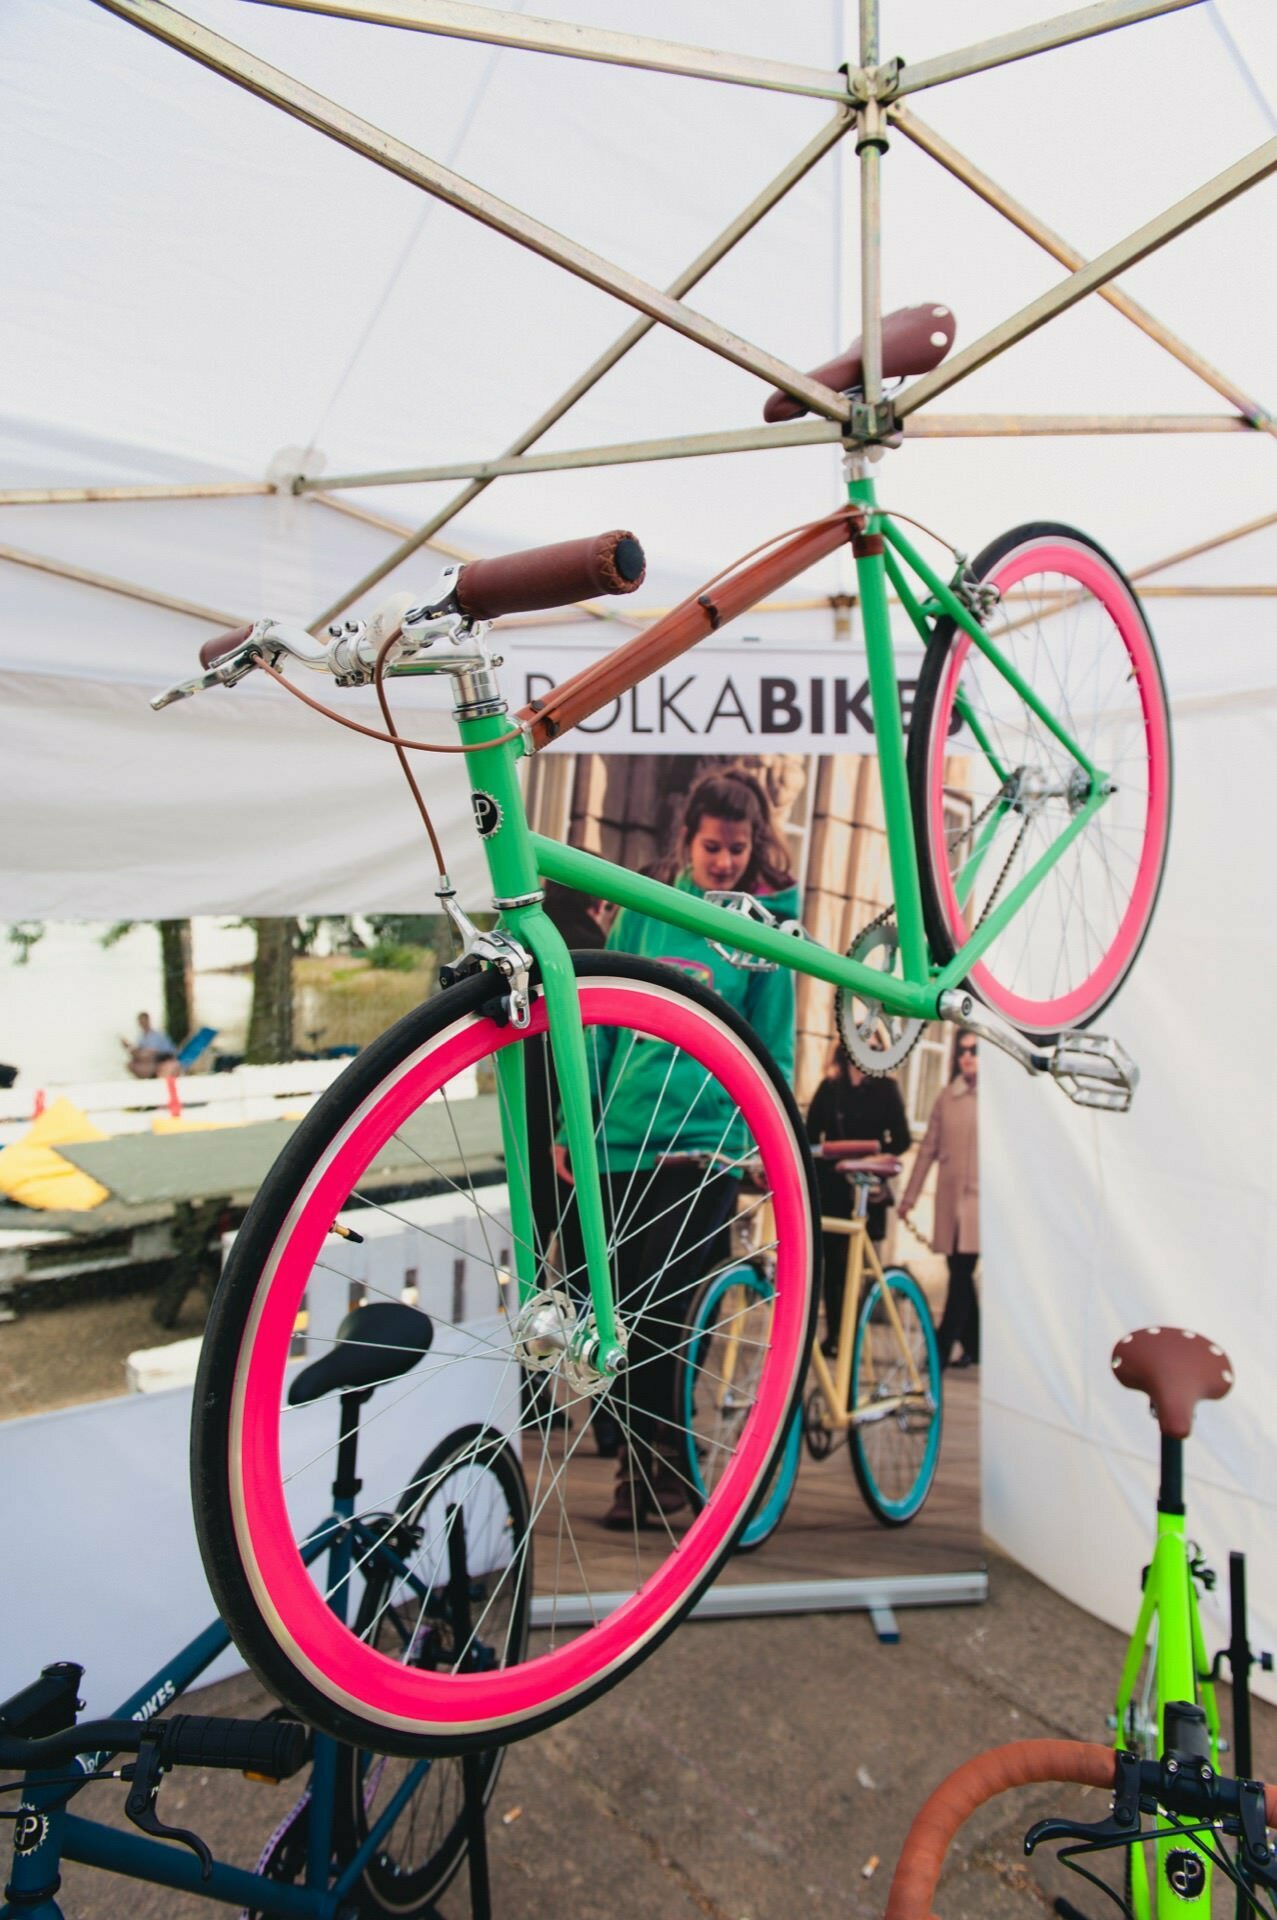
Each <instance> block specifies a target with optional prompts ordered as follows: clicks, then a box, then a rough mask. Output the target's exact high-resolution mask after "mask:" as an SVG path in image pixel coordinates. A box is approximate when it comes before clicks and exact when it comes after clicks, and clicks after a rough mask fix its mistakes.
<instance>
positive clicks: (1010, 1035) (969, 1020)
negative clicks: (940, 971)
mask: <svg viewBox="0 0 1277 1920" xmlns="http://www.w3.org/2000/svg"><path fill="white" fill-rule="evenodd" d="M936 1010H937V1012H938V1013H939V1015H940V1018H941V1019H942V1020H948V1021H951V1022H952V1023H953V1025H955V1026H959V1027H966V1028H968V1029H969V1030H970V1031H971V1032H972V1033H976V1034H979V1036H980V1038H981V1039H982V1040H987V1041H988V1042H989V1044H990V1046H994V1047H997V1048H999V1049H1000V1050H1001V1051H1002V1052H1003V1053H1009V1054H1010V1056H1011V1058H1012V1059H1013V1060H1016V1061H1018V1062H1019V1064H1020V1065H1021V1066H1022V1067H1023V1068H1024V1070H1025V1072H1026V1073H1049V1074H1050V1076H1051V1078H1052V1079H1053V1080H1054V1081H1055V1082H1056V1084H1057V1085H1058V1086H1060V1087H1063V1089H1064V1091H1065V1093H1067V1095H1068V1096H1069V1099H1070V1100H1072V1101H1073V1102H1074V1104H1075V1105H1076V1106H1079V1107H1102V1108H1105V1109H1106V1110H1107V1111H1108V1112H1110V1113H1125V1112H1126V1110H1127V1108H1128V1107H1129V1106H1130V1104H1131V1101H1132V1100H1133V1099H1134V1097H1135V1089H1136V1087H1137V1086H1138V1085H1139V1081H1140V1070H1139V1068H1138V1067H1137V1066H1136V1064H1135V1062H1134V1061H1133V1060H1132V1058H1131V1056H1130V1054H1129V1053H1127V1051H1126V1049H1125V1047H1123V1046H1121V1045H1120V1044H1119V1042H1118V1041H1116V1040H1114V1039H1112V1038H1111V1037H1110V1036H1109V1035H1108V1034H1104V1033H1066V1034H1063V1035H1062V1036H1061V1038H1060V1039H1059V1041H1058V1042H1057V1043H1056V1045H1055V1046H1054V1047H1052V1046H1048V1045H1046V1044H1044V1043H1043V1042H1041V1041H1034V1040H1029V1039H1027V1038H1026V1037H1025V1035H1024V1034H1022V1033H1021V1032H1019V1030H1018V1029H1017V1028H1015V1027H1012V1026H1009V1025H1008V1024H1007V1022H1006V1021H1005V1020H1003V1019H1002V1018H1001V1017H1000V1015H998V1014H996V1013H994V1012H992V1010H991V1009H990V1008H988V1007H986V1006H983V1005H982V1004H981V1002H980V1001H979V1000H977V999H976V998H975V996H974V994H971V993H968V992H967V990H966V989H965V987H950V988H948V989H947V990H946V992H944V993H942V994H941V995H940V1002H939V1006H938V1007H937V1009H936Z"/></svg>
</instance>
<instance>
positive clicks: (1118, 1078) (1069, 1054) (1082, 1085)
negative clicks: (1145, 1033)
mask: <svg viewBox="0 0 1277 1920" xmlns="http://www.w3.org/2000/svg"><path fill="white" fill-rule="evenodd" d="M1050 1074H1051V1078H1052V1079H1053V1080H1054V1081H1055V1082H1056V1083H1057V1085H1059V1086H1061V1087H1063V1089H1064V1091H1065V1093H1067V1094H1068V1096H1069V1099H1070V1100H1072V1101H1073V1102H1074V1104H1075V1105H1076V1106H1079V1107H1103V1108H1106V1109H1107V1110H1108V1111H1109V1112H1110V1113H1125V1112H1126V1110H1127V1108H1128V1107H1129V1106H1130V1104H1131V1101H1132V1100H1133V1099H1134V1098H1135V1089H1136V1087H1137V1086H1138V1085H1139V1083H1140V1070H1139V1068H1138V1067H1137V1066H1136V1064H1135V1062H1134V1061H1133V1060H1132V1058H1131V1056H1130V1054H1129V1053H1128V1052H1127V1051H1126V1049H1125V1047H1123V1046H1121V1045H1120V1044H1119V1042H1118V1041H1116V1040H1114V1039H1113V1038H1112V1037H1111V1036H1110V1035H1109V1034H1106V1033H1066V1034H1064V1035H1063V1036H1062V1037H1061V1039H1060V1040H1059V1042H1058V1044H1057V1045H1056V1048H1055V1051H1054V1052H1053V1053H1052V1055H1051V1065H1050Z"/></svg>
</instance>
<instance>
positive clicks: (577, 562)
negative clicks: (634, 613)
mask: <svg viewBox="0 0 1277 1920" xmlns="http://www.w3.org/2000/svg"><path fill="white" fill-rule="evenodd" d="M646 572H647V562H646V560H645V559H644V556H643V549H642V547H641V546H640V544H639V542H638V541H637V540H636V539H635V537H634V535H633V534H632V533H626V532H623V531H620V530H617V531H615V532H613V533H600V534H598V535H597V536H596V537H595V538H594V539H593V540H561V541H560V542H559V543H558V545H557V546H552V547H531V548H529V549H528V551H527V552H526V553H506V554H502V555H501V557H500V558H499V559H496V560H471V561H470V562H469V563H468V564H467V565H466V566H464V567H463V568H462V569H461V572H460V573H459V574H458V575H457V586H456V593H457V604H458V606H459V607H460V608H461V611H462V612H463V613H464V614H467V615H468V616H469V618H470V619H471V620H496V619H498V618H499V617H500V615H501V614H503V613H535V612H537V611H538V610H539V609H540V608H542V607H570V606H573V605H574V604H575V603H576V601H578V600H589V599H590V598H591V597H592V596H593V595H594V594H596V593H633V592H634V591H635V590H636V589H637V588H638V587H641V586H642V584H643V579H644V575H645V574H646Z"/></svg>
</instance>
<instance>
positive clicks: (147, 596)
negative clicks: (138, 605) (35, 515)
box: [0, 547, 242, 627]
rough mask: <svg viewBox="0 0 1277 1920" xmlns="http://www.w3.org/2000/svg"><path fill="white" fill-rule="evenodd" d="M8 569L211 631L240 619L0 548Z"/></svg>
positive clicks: (42, 557) (66, 564)
mask: <svg viewBox="0 0 1277 1920" xmlns="http://www.w3.org/2000/svg"><path fill="white" fill-rule="evenodd" d="M5 560H7V561H8V562H9V564H10V566H14V567H31V568H32V569H33V570H34V571H35V572H36V573H50V574H53V575H54V577H55V578H56V579H59V580H72V581H74V582H75V583H76V584H77V585H79V586H82V587H100V588H101V590H102V591H103V593H118V594H122V595H123V596H124V598H125V599H126V600H141V601H144V602H145V603H146V604H147V605H148V606H152V607H164V608H165V609H166V610H167V611H168V612H169V613H185V614H188V615H189V616H190V618H191V619H192V620H207V621H208V622H209V623H210V624H211V625H212V626H215V627H235V626H238V625H239V624H240V621H241V619H242V615H240V614H238V613H223V612H221V610H220V609H219V608H217V607H202V606H200V605H199V603H198V602H197V601H194V600H179V599H177V597H176V596H175V595H174V594H171V593H159V592H157V590H156V589H155V588H154V587H139V586H137V585H136V584H135V583H134V582H133V581H131V580H116V579H115V578H114V577H113V576H112V575H111V574H109V573H92V572H90V570H89V569H88V568H87V567H73V566H72V565H71V563H70V561H69V560H51V559H50V558H49V556H48V554H47V553H27V552H25V551H24V550H23V549H22V548H21V547H0V561H5Z"/></svg>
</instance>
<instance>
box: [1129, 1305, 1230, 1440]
mask: <svg viewBox="0 0 1277 1920" xmlns="http://www.w3.org/2000/svg"><path fill="white" fill-rule="evenodd" d="M1113 1371H1114V1373H1115V1374H1116V1375H1117V1377H1118V1380H1119V1381H1120V1382H1121V1384H1122V1386H1124V1387H1132V1388H1134V1389H1136V1390H1137V1391H1138V1392H1140V1393H1146V1394H1147V1395H1148V1397H1149V1401H1150V1403H1151V1405H1152V1408H1153V1413H1154V1415H1155V1417H1156V1420H1157V1424H1158V1426H1159V1427H1160V1428H1161V1430H1162V1432H1163V1433H1164V1434H1166V1435H1167V1436H1168V1437H1169V1438H1170V1439H1172V1440H1187V1438H1188V1436H1189V1434H1190V1433H1191V1432H1192V1428H1193V1413H1194V1411H1195V1409H1196V1407H1197V1404H1198V1402H1199V1401H1201V1400H1222V1399H1223V1398H1224V1395H1225V1394H1226V1393H1227V1392H1228V1391H1229V1389H1230V1388H1231V1387H1232V1384H1233V1363H1232V1361H1231V1360H1230V1359H1229V1357H1228V1355H1227V1354H1226V1353H1225V1352H1224V1349H1223V1348H1222V1347H1217V1346H1216V1345H1215V1343H1214V1341H1213V1340H1208V1339H1207V1338H1206V1335H1205V1334H1204V1333H1192V1332H1190V1330H1189V1329H1188V1328H1187V1327H1141V1328H1140V1330H1139V1332H1138V1333H1124V1334H1123V1335H1122V1338H1121V1339H1120V1340H1119V1341H1118V1343H1117V1345H1116V1346H1115V1347H1114V1349H1113Z"/></svg>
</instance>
